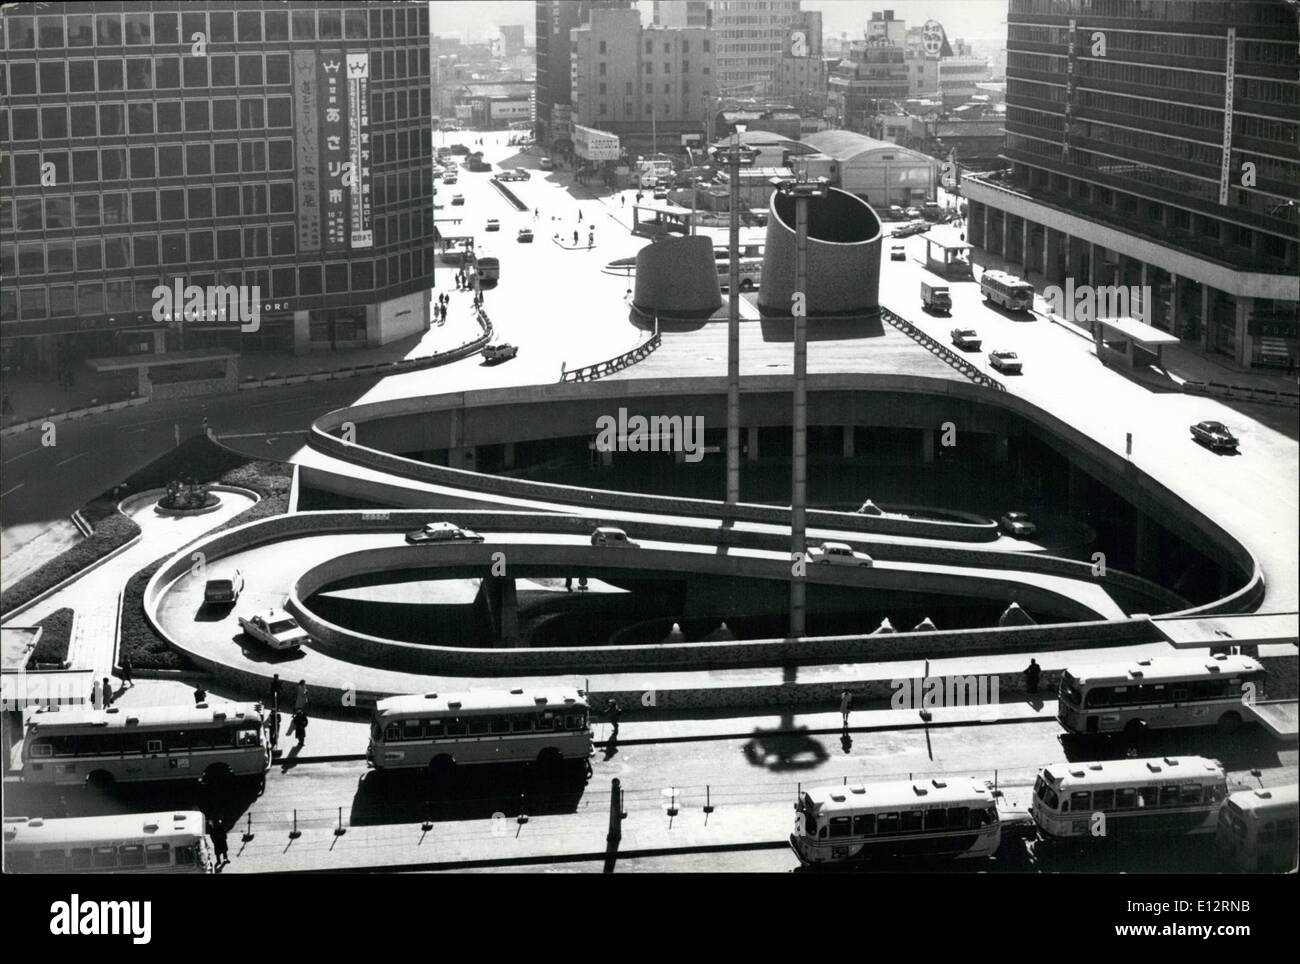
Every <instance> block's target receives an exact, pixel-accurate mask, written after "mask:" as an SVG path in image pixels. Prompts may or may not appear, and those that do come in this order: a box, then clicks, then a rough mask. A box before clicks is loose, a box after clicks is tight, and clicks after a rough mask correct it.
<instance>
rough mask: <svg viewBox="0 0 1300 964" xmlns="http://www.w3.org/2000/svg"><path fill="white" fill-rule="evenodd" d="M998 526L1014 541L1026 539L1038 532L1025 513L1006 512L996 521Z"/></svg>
mask: <svg viewBox="0 0 1300 964" xmlns="http://www.w3.org/2000/svg"><path fill="white" fill-rule="evenodd" d="M998 525H999V526H1001V527H1002V531H1003V532H1005V533H1006V534H1007V535H1009V536H1011V537H1012V538H1014V539H1028V538H1029V537H1030V536H1032V535H1033V534H1034V533H1035V532H1037V531H1038V526H1036V525H1035V524H1034V523H1033V522H1032V521H1031V520H1030V518H1029V514H1028V513H1027V512H1008V513H1006V515H1004V516H1003V517H1002V518H1000V519H999V520H998Z"/></svg>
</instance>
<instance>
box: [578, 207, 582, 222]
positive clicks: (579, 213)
mask: <svg viewBox="0 0 1300 964" xmlns="http://www.w3.org/2000/svg"><path fill="white" fill-rule="evenodd" d="M578 223H579V224H581V223H582V208H578Z"/></svg>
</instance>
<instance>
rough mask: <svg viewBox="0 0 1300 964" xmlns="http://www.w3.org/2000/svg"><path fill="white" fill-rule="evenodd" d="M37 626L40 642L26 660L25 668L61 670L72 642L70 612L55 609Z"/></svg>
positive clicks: (64, 609)
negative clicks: (53, 668)
mask: <svg viewBox="0 0 1300 964" xmlns="http://www.w3.org/2000/svg"><path fill="white" fill-rule="evenodd" d="M37 625H38V626H40V627H41V641H40V642H39V643H37V644H36V648H35V649H34V650H32V654H31V656H29V657H28V658H27V668H28V669H31V670H36V669H41V668H42V667H55V668H57V669H62V668H63V664H64V663H66V662H67V661H68V645H69V644H70V643H71V642H72V610H71V609H68V608H67V607H66V606H65V607H64V608H63V609H56V610H55V611H54V612H52V613H50V614H49V615H48V616H46V617H45V618H44V619H42V620H41V621H40V622H39V623H38V624H37Z"/></svg>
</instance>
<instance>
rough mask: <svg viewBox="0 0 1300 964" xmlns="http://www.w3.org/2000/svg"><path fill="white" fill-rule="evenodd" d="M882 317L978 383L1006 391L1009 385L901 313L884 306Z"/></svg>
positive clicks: (998, 390) (995, 389)
mask: <svg viewBox="0 0 1300 964" xmlns="http://www.w3.org/2000/svg"><path fill="white" fill-rule="evenodd" d="M880 317H882V318H884V319H885V321H887V322H889V323H890V324H891V325H893V326H894V327H895V328H897V329H898V330H899V331H901V332H902V333H903V334H905V335H907V336H908V337H910V338H911V339H912V340H913V341H915V342H917V343H918V344H919V345H921V346H922V347H923V348H925V349H926V350H928V351H929V352H930V354H932V355H934V356H936V357H937V358H938V359H939V360H940V361H943V362H947V363H948V364H949V365H950V366H952V367H953V368H955V369H956V370H957V371H959V372H961V374H963V375H965V376H966V377H967V378H969V379H970V380H971V381H972V382H974V383H975V384H976V385H982V386H984V387H985V388H991V389H993V390H994V391H997V392H1005V391H1006V390H1007V387H1006V386H1005V385H1003V384H1002V383H1001V382H1000V381H998V380H997V379H996V378H991V377H989V375H988V374H986V373H985V372H982V371H980V370H979V369H978V368H977V367H976V366H974V365H972V364H971V363H970V362H969V361H967V360H966V359H965V358H963V357H962V356H961V355H958V354H957V353H956V352H955V351H953V350H952V349H951V348H949V347H948V346H947V345H944V344H942V343H940V342H938V341H936V340H935V339H934V338H931V337H930V336H929V335H927V334H926V333H925V332H923V331H922V330H921V329H920V328H917V327H916V325H914V324H912V323H911V322H910V321H908V320H907V319H906V318H904V317H902V316H901V315H897V314H895V313H894V312H892V311H890V310H889V309H888V308H885V307H883V306H882V307H881V309H880Z"/></svg>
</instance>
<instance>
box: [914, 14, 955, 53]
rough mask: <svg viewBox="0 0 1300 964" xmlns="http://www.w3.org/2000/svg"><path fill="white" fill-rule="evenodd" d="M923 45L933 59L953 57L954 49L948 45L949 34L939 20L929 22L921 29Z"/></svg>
mask: <svg viewBox="0 0 1300 964" xmlns="http://www.w3.org/2000/svg"><path fill="white" fill-rule="evenodd" d="M921 44H922V46H923V47H925V52H926V54H928V55H929V56H931V57H951V56H952V47H950V46H949V45H948V34H947V32H946V31H945V30H944V29H943V24H941V23H940V22H939V21H938V20H927V21H926V22H925V26H924V27H922V28H921Z"/></svg>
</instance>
